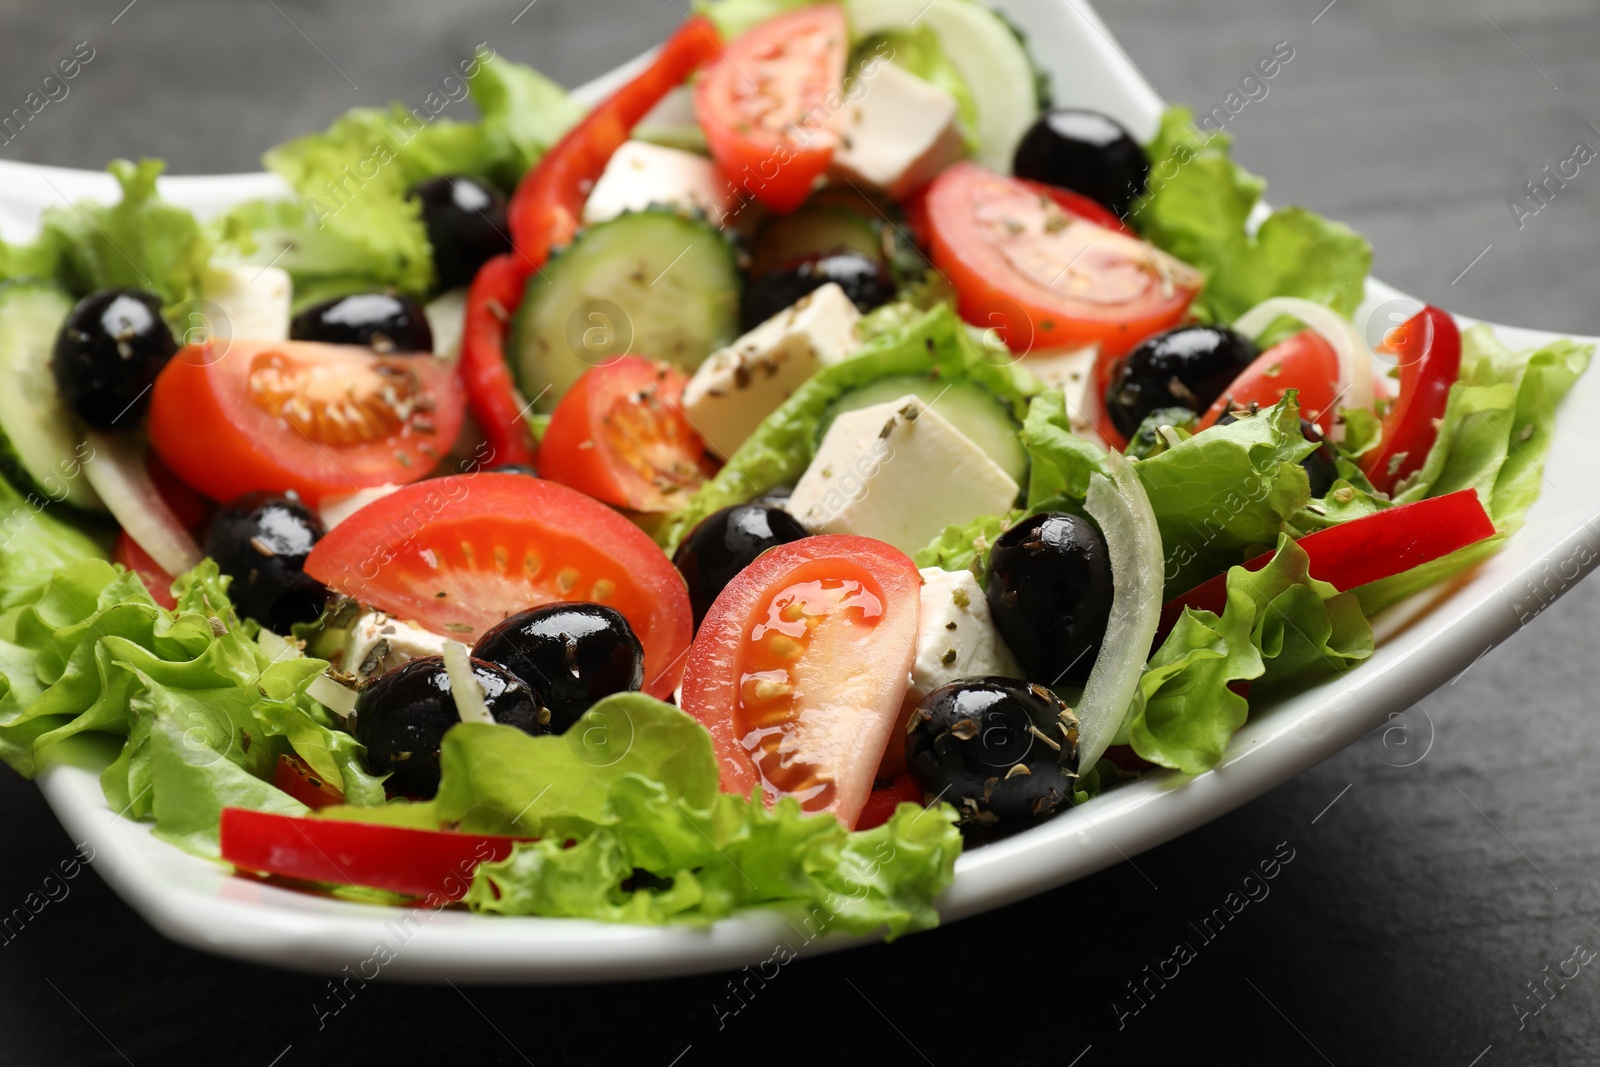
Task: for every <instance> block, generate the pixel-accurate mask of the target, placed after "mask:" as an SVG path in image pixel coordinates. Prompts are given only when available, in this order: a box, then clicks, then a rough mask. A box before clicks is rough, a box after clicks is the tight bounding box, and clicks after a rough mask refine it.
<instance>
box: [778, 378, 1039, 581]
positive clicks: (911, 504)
mask: <svg viewBox="0 0 1600 1067" xmlns="http://www.w3.org/2000/svg"><path fill="white" fill-rule="evenodd" d="M1018 488H1019V487H1018V485H1017V483H1016V482H1015V481H1014V480H1013V479H1012V477H1011V476H1010V475H1009V474H1007V473H1006V472H1005V470H1004V468H1002V467H1001V466H1000V465H999V464H998V463H996V462H995V461H994V460H992V459H990V458H989V456H988V454H987V453H985V452H984V451H983V449H981V448H979V447H978V446H977V445H975V444H973V443H972V441H971V440H970V439H968V438H967V437H966V436H964V435H963V434H962V433H961V431H960V430H957V429H956V428H955V427H954V426H952V425H950V423H949V422H948V421H946V420H945V418H944V417H943V416H941V415H940V414H939V412H938V411H937V410H935V409H934V408H933V407H929V406H928V405H926V404H924V403H923V402H922V401H921V400H920V399H918V398H917V397H916V396H913V395H910V394H907V395H906V396H903V397H901V398H900V399H898V400H892V401H890V402H888V403H886V404H875V405H873V406H872V407H867V408H862V409H860V410H859V411H850V412H846V413H845V414H843V415H840V416H839V417H838V418H837V419H835V420H834V421H833V425H832V426H830V427H828V432H827V434H826V435H825V436H824V437H823V439H822V444H821V445H820V446H819V447H818V448H817V455H816V458H815V459H813V460H812V461H811V465H810V466H809V467H807V468H806V472H805V474H803V475H801V477H800V482H799V484H798V485H796V486H795V487H794V495H793V496H792V497H790V499H789V504H788V510H789V511H790V512H791V513H792V514H793V515H794V516H795V517H796V518H798V519H799V520H800V521H801V522H802V523H804V524H805V526H806V527H807V528H809V529H810V530H811V531H812V532H814V533H843V534H858V535H860V536H863V537H872V538H876V539H877V540H879V541H884V542H887V543H888V544H891V545H893V546H894V547H896V548H898V549H899V550H900V551H902V552H905V553H907V554H910V553H913V552H916V551H917V550H918V549H920V548H923V547H924V546H926V545H927V544H928V542H930V541H932V540H933V539H934V538H935V537H937V536H938V535H939V534H940V533H941V532H943V530H944V528H945V527H946V526H951V525H956V524H959V523H967V522H970V521H972V519H973V517H974V516H976V515H998V514H1000V513H1001V512H1004V511H1005V510H1006V509H1007V508H1009V507H1011V506H1012V505H1013V504H1014V503H1016V499H1017V492H1018Z"/></svg>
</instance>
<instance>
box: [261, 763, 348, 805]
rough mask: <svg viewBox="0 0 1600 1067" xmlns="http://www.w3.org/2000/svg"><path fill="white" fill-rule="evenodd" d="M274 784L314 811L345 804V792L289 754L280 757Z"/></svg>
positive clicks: (308, 765)
mask: <svg viewBox="0 0 1600 1067" xmlns="http://www.w3.org/2000/svg"><path fill="white" fill-rule="evenodd" d="M272 784H273V785H274V786H276V787H277V788H279V789H281V790H283V791H284V792H285V793H288V794H289V795H290V796H292V797H294V798H295V799H296V800H298V801H299V802H300V803H302V804H304V805H305V806H306V807H308V808H310V809H311V810H312V811H318V810H320V809H322V808H329V807H332V806H333V805H335V804H343V803H344V791H343V790H341V789H340V788H339V787H338V786H336V785H334V784H333V783H332V782H330V781H328V780H326V779H325V778H323V777H322V776H321V775H320V774H318V773H317V772H316V771H314V770H312V769H311V765H310V764H308V763H307V762H306V761H305V760H303V759H301V758H300V757H299V756H291V755H289V754H288V753H287V752H285V753H284V754H283V755H281V756H279V757H278V766H277V768H276V769H275V770H274V771H273V772H272Z"/></svg>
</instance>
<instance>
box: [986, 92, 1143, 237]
mask: <svg viewBox="0 0 1600 1067" xmlns="http://www.w3.org/2000/svg"><path fill="white" fill-rule="evenodd" d="M1011 169H1012V172H1013V173H1015V174H1016V176H1017V177H1019V178H1027V179H1029V180H1031V181H1036V182H1044V183H1045V184H1047V185H1055V186H1059V187H1060V188H1062V189H1071V190H1072V191H1073V192H1075V193H1082V194H1083V195H1084V196H1087V197H1089V198H1090V199H1091V200H1096V201H1098V202H1099V203H1101V204H1103V205H1104V206H1105V207H1107V208H1109V209H1110V210H1111V211H1112V212H1114V213H1115V214H1117V215H1118V216H1121V217H1123V218H1126V217H1127V215H1128V211H1129V209H1131V208H1132V207H1133V202H1134V201H1135V200H1137V199H1138V198H1139V197H1141V196H1143V195H1144V188H1145V178H1146V176H1148V175H1149V173H1150V160H1149V157H1147V156H1146V155H1145V154H1144V149H1143V148H1141V147H1139V142H1138V141H1135V140H1134V139H1133V136H1132V135H1131V134H1130V133H1128V131H1127V130H1126V129H1124V128H1123V126H1122V124H1121V123H1120V122H1118V121H1117V120H1116V119H1113V118H1111V117H1109V116H1107V115H1102V114H1100V113H1099V112H1098V111H1081V110H1078V109H1076V108H1057V109H1056V110H1054V111H1047V112H1045V113H1044V114H1043V115H1040V116H1039V118H1038V120H1037V121H1035V122H1034V124H1033V125H1032V126H1031V127H1029V128H1028V132H1027V133H1025V134H1023V136H1022V140H1021V141H1020V142H1018V144H1017V152H1016V156H1015V157H1014V158H1013V160H1012V164H1011Z"/></svg>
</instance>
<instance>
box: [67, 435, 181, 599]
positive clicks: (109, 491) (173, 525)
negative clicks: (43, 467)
mask: <svg viewBox="0 0 1600 1067" xmlns="http://www.w3.org/2000/svg"><path fill="white" fill-rule="evenodd" d="M88 441H89V445H90V447H91V448H93V449H94V458H93V459H91V460H90V461H89V462H88V463H85V464H84V466H83V474H84V477H85V478H87V479H89V484H90V485H91V486H93V487H94V491H95V492H96V493H99V494H100V499H101V500H103V501H105V505H106V510H107V511H109V512H111V517H112V518H114V519H116V520H117V522H118V523H119V524H121V526H122V528H123V529H124V530H126V531H127V533H128V536H129V537H131V538H133V541H134V543H135V544H137V545H138V546H139V547H140V548H142V549H144V550H145V553H146V554H147V555H149V557H150V558H151V559H153V560H155V561H156V565H157V566H159V567H160V568H161V569H162V570H164V571H166V572H167V573H168V574H170V575H172V576H173V577H177V576H178V575H180V574H184V573H186V572H188V571H190V570H192V569H193V568H194V567H195V565H196V564H198V563H199V562H200V560H201V555H200V546H199V545H196V544H195V543H194V538H193V537H190V536H189V531H188V530H187V529H185V528H184V525H183V523H182V522H180V521H178V516H177V515H175V514H173V511H172V509H171V508H170V507H168V506H167V502H166V501H165V500H163V499H162V498H161V493H160V491H158V490H157V489H156V485H155V482H153V481H151V480H150V472H149V471H147V470H146V469H145V465H144V453H145V450H144V447H143V446H142V444H139V443H136V442H135V441H134V440H132V439H130V438H128V437H126V436H113V435H111V434H103V433H94V432H92V431H91V432H90V433H89V435H88Z"/></svg>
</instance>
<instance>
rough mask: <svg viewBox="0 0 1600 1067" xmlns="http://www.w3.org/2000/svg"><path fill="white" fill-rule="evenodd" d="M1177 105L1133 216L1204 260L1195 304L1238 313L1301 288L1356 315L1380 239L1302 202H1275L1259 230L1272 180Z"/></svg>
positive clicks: (1212, 311)
mask: <svg viewBox="0 0 1600 1067" xmlns="http://www.w3.org/2000/svg"><path fill="white" fill-rule="evenodd" d="M1192 119H1193V114H1192V112H1190V110H1189V109H1188V108H1183V107H1172V108H1168V109H1167V111H1166V113H1165V114H1164V115H1162V118H1161V127H1160V129H1159V131H1158V132H1157V134H1156V137H1155V140H1154V141H1152V142H1151V143H1150V145H1149V146H1148V154H1149V156H1150V159H1151V168H1150V177H1149V181H1148V188H1147V191H1146V193H1145V195H1144V196H1143V197H1142V198H1141V199H1140V200H1139V201H1138V202H1137V203H1136V204H1135V205H1134V206H1133V209H1132V212H1131V221H1132V222H1133V224H1134V225H1135V226H1136V227H1137V228H1138V229H1139V231H1140V232H1141V233H1142V234H1143V235H1144V236H1145V237H1146V238H1147V239H1148V240H1149V241H1151V243H1153V244H1155V245H1156V246H1157V247H1159V248H1162V249H1164V250H1165V251H1167V252H1170V253H1171V254H1173V255H1174V256H1177V257H1178V258H1179V259H1181V260H1183V261H1184V262H1186V263H1189V264H1192V265H1193V266H1195V267H1198V268H1199V269H1200V271H1201V272H1202V273H1203V274H1204V275H1205V276H1206V287H1205V289H1204V291H1203V292H1201V294H1200V296H1199V297H1198V298H1197V299H1196V300H1195V303H1194V307H1193V311H1194V313H1195V315H1196V316H1197V317H1199V318H1200V319H1202V320H1208V321H1215V322H1232V321H1233V320H1234V319H1235V318H1237V317H1238V316H1239V315H1241V314H1243V313H1244V312H1245V311H1248V310H1249V309H1250V308H1252V307H1254V306H1255V305H1256V304H1259V303H1260V302H1261V301H1263V300H1265V299H1267V298H1268V297H1273V296H1298V297H1304V298H1305V299H1307V300H1313V301H1316V302H1317V303H1319V304H1325V305H1327V306H1328V307H1331V308H1334V309H1335V310H1337V311H1339V312H1340V313H1341V314H1343V315H1345V316H1346V317H1349V316H1350V315H1351V314H1353V313H1354V312H1355V310H1356V308H1357V307H1359V306H1360V304H1361V299H1362V296H1363V293H1364V290H1365V285H1366V277H1367V272H1368V271H1369V270H1370V269H1371V267H1372V246H1371V245H1370V244H1368V243H1367V241H1366V239H1365V238H1363V237H1362V236H1361V235H1360V234H1357V233H1356V232H1355V231H1354V230H1352V229H1350V228H1349V227H1348V226H1345V225H1344V224H1342V223H1338V222H1330V221H1329V220H1327V219H1324V218H1323V217H1322V216H1320V215H1317V214H1315V213H1314V212H1311V211H1307V210H1306V209H1304V208H1299V207H1286V208H1283V209H1281V210H1278V211H1274V212H1273V213H1272V214H1271V215H1269V216H1268V217H1267V218H1266V219H1265V220H1264V221H1263V222H1262V223H1261V226H1260V228H1259V229H1258V230H1257V231H1256V232H1255V233H1253V234H1252V233H1251V232H1250V229H1249V226H1248V221H1249V218H1250V213H1251V212H1252V211H1253V210H1254V209H1255V206H1256V203H1257V201H1259V200H1260V199H1261V193H1262V191H1263V190H1264V189H1265V188H1266V183H1265V182H1264V181H1263V180H1262V179H1261V178H1258V177H1256V176H1255V175H1253V174H1251V173H1249V172H1248V171H1246V170H1245V169H1244V168H1243V167H1241V166H1239V165H1238V164H1237V163H1235V162H1234V161H1233V160H1232V159H1231V158H1230V155H1229V146H1230V144H1231V143H1232V140H1233V139H1232V138H1231V137H1230V136H1228V135H1227V134H1223V133H1217V134H1207V133H1204V132H1202V131H1201V130H1199V129H1198V128H1196V127H1195V125H1194V123H1193V121H1192Z"/></svg>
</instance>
